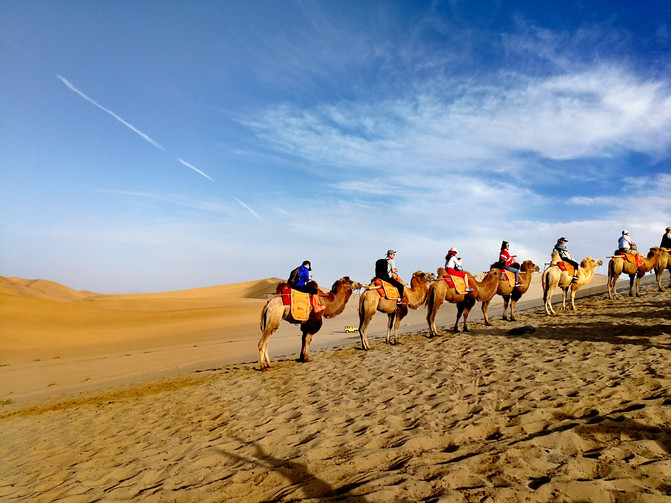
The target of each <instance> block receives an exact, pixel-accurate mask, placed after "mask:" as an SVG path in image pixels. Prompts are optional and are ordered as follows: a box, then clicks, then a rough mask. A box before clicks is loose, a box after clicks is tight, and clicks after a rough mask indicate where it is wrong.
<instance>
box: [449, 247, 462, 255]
mask: <svg viewBox="0 0 671 503" xmlns="http://www.w3.org/2000/svg"><path fill="white" fill-rule="evenodd" d="M448 251H449V252H452V253H454V254H455V255H456V254H457V253H459V251H458V250H457V249H456V248H455V247H454V246H453V247H452V248H450V249H449V250H448Z"/></svg>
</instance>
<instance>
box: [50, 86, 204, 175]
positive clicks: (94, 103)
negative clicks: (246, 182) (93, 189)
mask: <svg viewBox="0 0 671 503" xmlns="http://www.w3.org/2000/svg"><path fill="white" fill-rule="evenodd" d="M56 77H57V78H58V80H60V81H61V82H62V83H63V84H65V85H66V86H67V87H69V88H70V89H71V90H73V91H74V92H76V93H77V94H78V95H79V96H81V97H82V98H84V99H85V100H86V101H88V102H89V103H91V104H92V105H95V106H97V107H98V108H99V109H100V110H102V111H103V112H106V113H108V114H110V115H111V116H112V117H114V118H115V119H116V120H118V121H119V122H120V123H121V124H123V125H124V126H126V127H127V128H128V129H130V130H131V131H133V132H134V133H137V134H138V135H140V137H142V138H144V139H145V140H147V141H148V142H149V143H151V144H152V145H153V146H154V147H156V148H160V149H161V150H165V149H164V148H163V147H162V146H161V145H159V144H158V143H157V142H156V141H154V140H153V139H152V138H150V137H149V136H148V135H146V134H144V133H143V132H142V131H140V130H139V129H138V128H136V127H135V126H133V125H132V124H130V123H128V122H126V121H125V120H123V119H122V118H121V117H119V116H118V115H117V114H115V113H114V112H112V111H111V110H110V109H109V108H105V107H104V106H102V105H101V104H100V103H96V102H95V101H94V100H92V99H91V98H89V97H88V96H86V95H85V94H84V93H83V92H81V91H80V90H79V89H77V88H76V87H75V86H73V85H72V84H70V82H69V81H68V79H66V78H65V77H63V76H61V75H56ZM208 178H209V177H208Z"/></svg>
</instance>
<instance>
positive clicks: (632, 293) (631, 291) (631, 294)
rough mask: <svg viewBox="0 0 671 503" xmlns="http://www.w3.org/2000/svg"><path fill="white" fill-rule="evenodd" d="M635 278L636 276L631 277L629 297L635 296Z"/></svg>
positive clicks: (631, 275)
mask: <svg viewBox="0 0 671 503" xmlns="http://www.w3.org/2000/svg"><path fill="white" fill-rule="evenodd" d="M634 278H635V276H634V275H633V274H630V275H629V297H633V296H634ZM637 294H638V292H637Z"/></svg>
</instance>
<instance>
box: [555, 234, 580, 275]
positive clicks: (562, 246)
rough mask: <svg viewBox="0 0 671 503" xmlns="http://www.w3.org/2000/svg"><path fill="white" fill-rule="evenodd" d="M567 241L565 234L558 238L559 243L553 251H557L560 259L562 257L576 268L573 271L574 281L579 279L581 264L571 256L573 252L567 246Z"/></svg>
mask: <svg viewBox="0 0 671 503" xmlns="http://www.w3.org/2000/svg"><path fill="white" fill-rule="evenodd" d="M566 243H568V239H566V238H565V237H563V236H562V237H560V238H559V239H558V240H557V243H556V244H555V247H554V249H553V250H552V251H553V252H557V254H559V258H560V259H562V260H563V261H564V262H568V263H569V264H571V265H572V266H573V267H574V268H575V271H574V273H573V281H578V269H580V264H579V263H578V262H576V261H575V260H573V257H571V254H570V253H569V251H568V249H567V248H566Z"/></svg>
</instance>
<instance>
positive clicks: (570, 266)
mask: <svg viewBox="0 0 671 503" xmlns="http://www.w3.org/2000/svg"><path fill="white" fill-rule="evenodd" d="M557 266H558V267H559V269H561V270H562V271H566V272H567V273H568V274H569V276H573V275H574V274H575V267H573V264H569V263H568V262H564V261H563V260H562V261H561V262H557Z"/></svg>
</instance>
